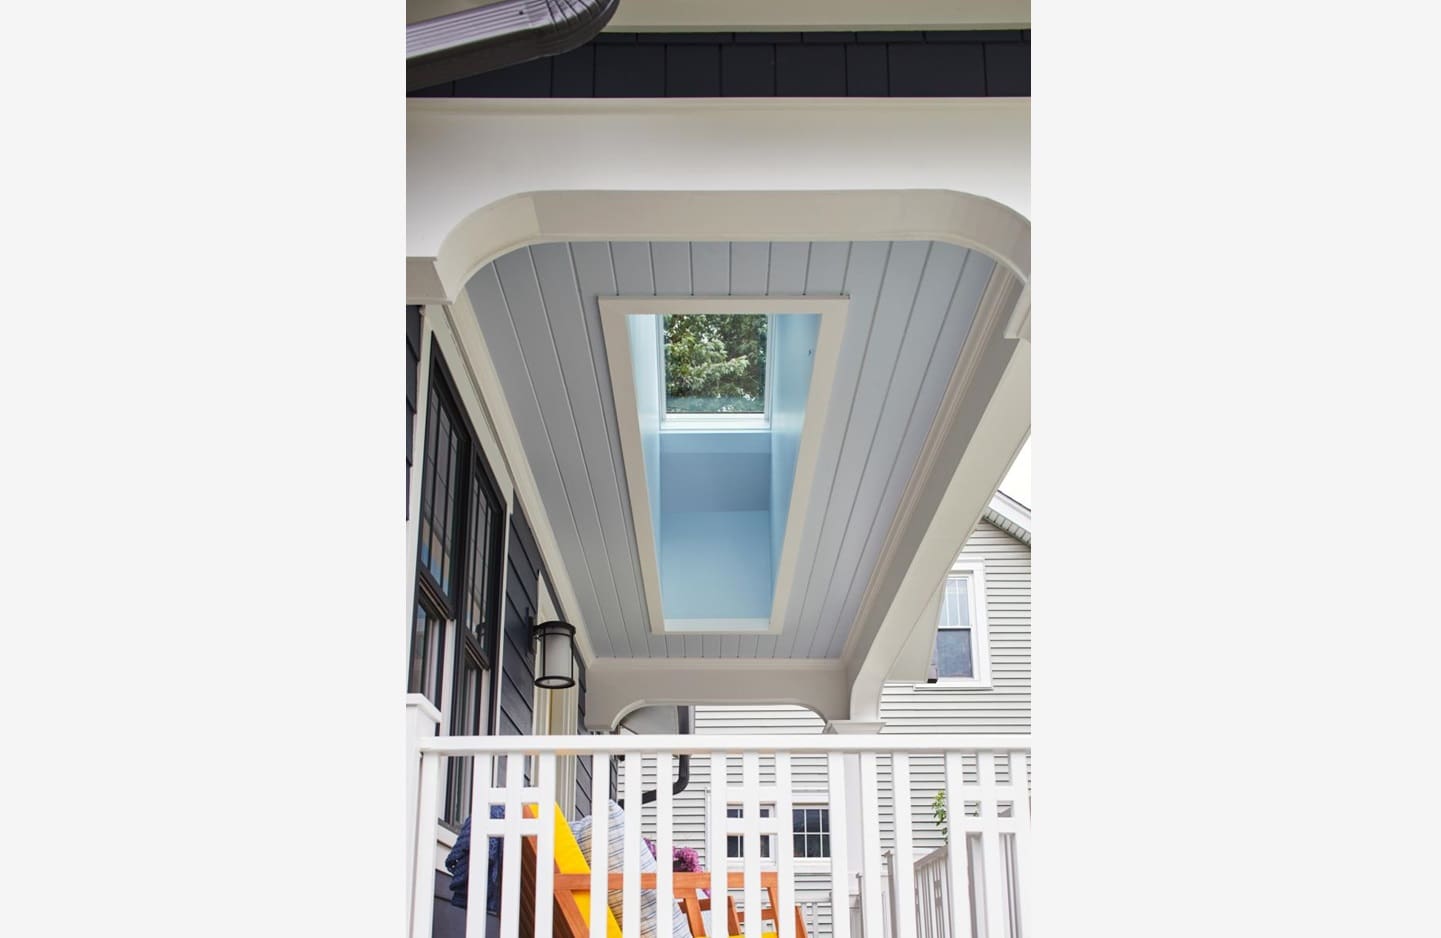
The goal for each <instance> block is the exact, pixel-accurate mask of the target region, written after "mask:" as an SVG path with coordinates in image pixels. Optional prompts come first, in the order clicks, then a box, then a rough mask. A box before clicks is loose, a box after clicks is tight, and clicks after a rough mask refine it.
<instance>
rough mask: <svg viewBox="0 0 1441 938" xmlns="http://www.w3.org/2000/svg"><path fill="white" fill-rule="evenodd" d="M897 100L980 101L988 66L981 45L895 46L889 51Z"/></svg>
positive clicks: (894, 93) (894, 92)
mask: <svg viewBox="0 0 1441 938" xmlns="http://www.w3.org/2000/svg"><path fill="white" fill-rule="evenodd" d="M886 48H887V52H888V56H889V68H890V91H891V94H892V95H893V96H897V97H907V98H920V97H953V98H980V97H985V95H986V63H985V54H984V52H983V51H982V50H983V46H982V45H981V44H980V43H961V42H936V43H920V42H904V43H902V42H893V43H890V44H889V45H888V46H887V47H886Z"/></svg>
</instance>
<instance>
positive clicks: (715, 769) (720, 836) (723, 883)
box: [706, 752, 730, 935]
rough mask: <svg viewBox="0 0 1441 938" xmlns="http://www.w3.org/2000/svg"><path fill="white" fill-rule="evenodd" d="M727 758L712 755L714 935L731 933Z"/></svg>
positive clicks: (710, 851)
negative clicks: (728, 880) (729, 926)
mask: <svg viewBox="0 0 1441 938" xmlns="http://www.w3.org/2000/svg"><path fill="white" fill-rule="evenodd" d="M727 762H728V760H727V758H726V754H725V753H723V752H717V753H712V754H711V772H710V775H711V783H710V787H711V806H710V817H711V822H710V848H709V850H708V851H707V852H708V853H709V854H710V856H709V857H707V858H706V859H707V861H708V862H709V863H710V885H711V888H710V924H709V927H708V928H707V932H708V933H709V934H711V935H726V934H729V933H728V932H727V930H726V927H727V923H726V899H727V897H728V896H729V895H730V892H729V887H728V886H727V877H726V872H727V866H728V863H727V861H726V825H727V821H726V771H727Z"/></svg>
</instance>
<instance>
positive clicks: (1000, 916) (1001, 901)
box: [976, 751, 1010, 938]
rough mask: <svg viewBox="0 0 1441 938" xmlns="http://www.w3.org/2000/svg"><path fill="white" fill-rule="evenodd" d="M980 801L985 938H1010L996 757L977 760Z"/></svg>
mask: <svg viewBox="0 0 1441 938" xmlns="http://www.w3.org/2000/svg"><path fill="white" fill-rule="evenodd" d="M976 762H977V771H978V777H979V780H980V786H979V789H980V800H981V818H980V821H981V824H980V827H981V856H982V858H983V860H982V862H983V866H984V869H985V890H986V938H1007V936H1008V935H1009V934H1010V925H1009V919H1010V916H1009V915H1008V914H1007V906H1008V905H1009V903H1008V902H1006V871H1005V867H1004V866H1003V865H1002V864H1001V830H1000V828H1001V824H1000V811H999V810H998V808H999V805H998V804H997V800H998V795H999V792H998V791H997V789H996V754H995V753H994V752H990V751H987V752H981V753H978V754H977V756H976Z"/></svg>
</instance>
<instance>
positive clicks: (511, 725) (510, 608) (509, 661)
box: [495, 506, 541, 736]
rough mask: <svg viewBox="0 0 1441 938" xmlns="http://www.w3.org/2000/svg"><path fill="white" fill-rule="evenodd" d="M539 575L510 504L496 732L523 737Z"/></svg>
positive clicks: (536, 555)
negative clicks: (531, 629) (531, 631)
mask: <svg viewBox="0 0 1441 938" xmlns="http://www.w3.org/2000/svg"><path fill="white" fill-rule="evenodd" d="M540 575H541V561H540V551H539V550H538V549H537V547H536V544H535V536H534V535H533V534H532V533H531V530H530V523H529V522H528V521H527V520H526V517H525V513H524V512H523V511H521V510H520V507H519V506H516V508H515V510H514V511H513V512H512V513H511V516H510V544H509V549H508V551H507V556H506V571H505V609H504V611H503V615H502V618H501V625H502V627H501V644H502V646H503V647H502V651H501V653H500V674H499V680H497V681H496V684H497V687H498V690H499V706H497V707H496V710H497V713H498V717H497V725H496V728H495V731H496V733H497V734H499V735H501V736H527V735H529V734H530V731H531V727H532V726H534V719H535V717H534V712H535V706H534V701H535V649H534V648H533V647H532V646H531V641H530V628H531V623H532V621H534V618H535V610H536V608H537V603H536V586H537V584H538V583H539V580H540Z"/></svg>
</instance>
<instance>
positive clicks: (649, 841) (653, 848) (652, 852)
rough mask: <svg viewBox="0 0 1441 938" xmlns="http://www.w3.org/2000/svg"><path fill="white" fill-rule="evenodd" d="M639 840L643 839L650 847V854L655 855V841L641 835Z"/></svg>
mask: <svg viewBox="0 0 1441 938" xmlns="http://www.w3.org/2000/svg"><path fill="white" fill-rule="evenodd" d="M641 840H644V841H645V845H646V846H647V847H649V848H650V855H651V856H655V841H654V840H651V839H650V838H649V837H642V838H641Z"/></svg>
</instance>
